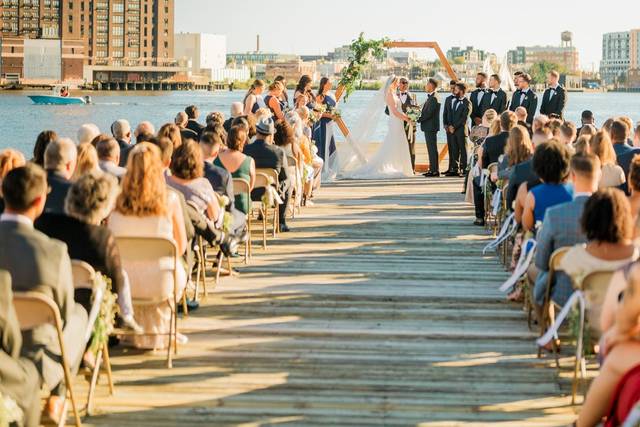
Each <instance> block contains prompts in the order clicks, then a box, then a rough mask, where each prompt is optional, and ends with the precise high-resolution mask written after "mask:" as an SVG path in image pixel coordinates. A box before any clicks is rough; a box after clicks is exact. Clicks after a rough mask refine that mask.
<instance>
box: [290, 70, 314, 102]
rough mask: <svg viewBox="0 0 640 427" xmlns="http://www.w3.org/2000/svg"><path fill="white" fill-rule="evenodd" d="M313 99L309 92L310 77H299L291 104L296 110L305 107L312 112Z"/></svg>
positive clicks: (311, 93)
mask: <svg viewBox="0 0 640 427" xmlns="http://www.w3.org/2000/svg"><path fill="white" fill-rule="evenodd" d="M315 99H316V97H315V96H314V95H313V92H312V91H311V77H309V76H308V75H306V74H305V75H303V76H302V77H300V81H299V82H298V86H296V91H295V92H294V94H293V102H294V104H295V106H296V108H299V107H302V106H305V107H307V108H308V109H309V110H313V107H315Z"/></svg>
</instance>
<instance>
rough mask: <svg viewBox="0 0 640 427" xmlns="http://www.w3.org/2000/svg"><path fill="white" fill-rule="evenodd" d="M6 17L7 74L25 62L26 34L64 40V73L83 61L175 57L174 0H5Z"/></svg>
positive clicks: (157, 61) (1, 1)
mask: <svg viewBox="0 0 640 427" xmlns="http://www.w3.org/2000/svg"><path fill="white" fill-rule="evenodd" d="M0 19H1V20H2V25H1V27H0V29H1V33H0V35H1V41H2V71H1V74H2V76H3V77H6V75H7V74H8V73H11V74H15V73H16V70H18V69H21V68H22V67H23V65H22V64H23V63H24V40H26V39H29V40H31V39H36V40H38V39H40V40H43V39H45V40H50V39H57V40H60V51H61V56H62V60H61V64H62V74H63V76H62V78H63V79H67V78H78V77H79V78H81V77H82V66H83V65H105V66H162V65H166V64H169V63H172V62H173V49H174V42H173V32H174V23H173V21H174V0H0ZM45 48H48V49H50V48H51V45H50V44H48V43H43V49H45ZM78 63H80V65H79V66H78ZM69 64H71V65H69ZM67 69H69V72H67ZM78 70H79V73H78ZM20 73H22V71H20ZM21 77H23V76H22V75H21Z"/></svg>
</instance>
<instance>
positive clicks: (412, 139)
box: [384, 77, 417, 171]
mask: <svg viewBox="0 0 640 427" xmlns="http://www.w3.org/2000/svg"><path fill="white" fill-rule="evenodd" d="M397 95H398V98H400V102H401V103H402V112H403V113H405V114H406V113H407V110H408V109H409V107H412V106H416V105H417V104H416V101H415V97H414V95H413V94H412V93H411V92H410V91H409V80H407V79H406V78H405V77H401V78H400V81H399V82H398V92H397ZM384 112H385V114H386V115H389V107H386V108H385V110H384ZM412 128H413V129H412ZM404 132H405V134H406V135H407V142H408V143H409V153H410V155H411V168H412V169H413V170H414V171H415V170H416V126H410V124H409V123H408V122H404Z"/></svg>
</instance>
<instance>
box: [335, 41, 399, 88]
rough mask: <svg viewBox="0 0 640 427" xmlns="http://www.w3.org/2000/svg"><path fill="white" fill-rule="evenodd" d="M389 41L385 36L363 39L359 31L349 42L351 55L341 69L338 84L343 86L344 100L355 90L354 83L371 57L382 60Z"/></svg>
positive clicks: (360, 78)
mask: <svg viewBox="0 0 640 427" xmlns="http://www.w3.org/2000/svg"><path fill="white" fill-rule="evenodd" d="M388 41H389V39H387V38H383V39H380V40H365V38H364V33H360V36H358V38H357V39H355V40H354V41H353V43H351V46H350V47H349V48H350V49H351V54H352V57H351V58H350V59H351V61H350V62H349V65H347V66H346V67H345V68H343V69H342V73H341V78H340V82H339V84H340V85H342V86H344V88H345V95H344V99H345V100H346V99H347V98H348V97H349V95H351V93H352V92H353V91H354V90H355V88H356V83H357V82H358V81H359V80H362V72H363V71H364V67H366V66H367V65H368V64H369V63H370V62H371V60H372V59H377V60H382V59H384V56H385V54H386V52H387V49H386V47H385V44H386V43H387V42H388Z"/></svg>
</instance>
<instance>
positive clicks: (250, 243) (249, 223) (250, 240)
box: [247, 215, 253, 259]
mask: <svg viewBox="0 0 640 427" xmlns="http://www.w3.org/2000/svg"><path fill="white" fill-rule="evenodd" d="M247 229H248V230H249V231H248V234H249V238H248V240H247V245H248V247H249V249H248V253H249V259H251V256H252V255H253V253H252V252H253V248H252V244H253V243H252V240H253V236H251V215H247Z"/></svg>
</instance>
